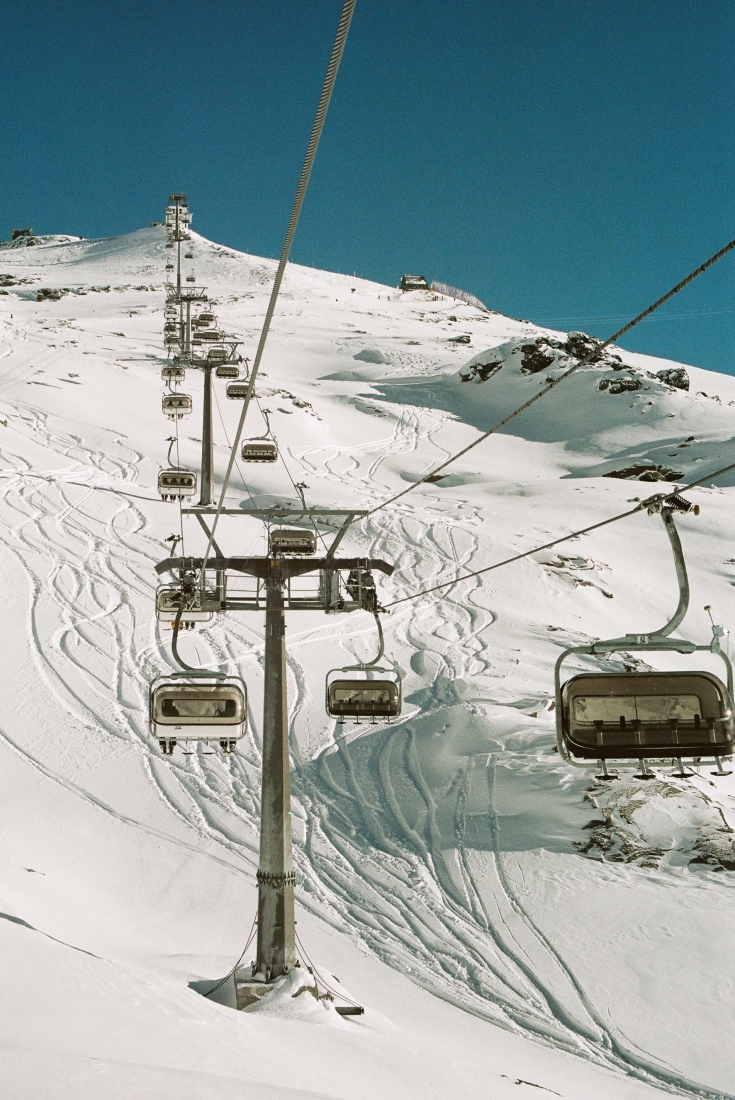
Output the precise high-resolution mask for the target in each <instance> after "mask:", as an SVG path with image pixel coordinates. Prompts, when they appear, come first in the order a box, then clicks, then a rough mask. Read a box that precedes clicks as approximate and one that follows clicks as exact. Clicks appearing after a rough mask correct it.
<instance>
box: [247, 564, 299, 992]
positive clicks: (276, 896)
mask: <svg viewBox="0 0 735 1100" xmlns="http://www.w3.org/2000/svg"><path fill="white" fill-rule="evenodd" d="M257 878H258V949H257V955H256V973H260V974H262V975H264V977H265V978H266V980H271V979H273V978H277V977H278V976H279V975H280V974H286V973H288V971H289V970H290V969H291V968H292V967H293V966H294V964H295V962H296V928H295V922H294V885H295V881H296V879H295V875H294V870H293V845H292V840H291V772H290V760H289V751H288V702H287V697H286V616H285V613H284V608H283V582H282V579H281V578H280V577H278V578H277V579H276V578H271V577H269V578H268V579H267V581H266V610H265V698H264V702H263V777H262V787H261V804H260V864H259V868H258V875H257Z"/></svg>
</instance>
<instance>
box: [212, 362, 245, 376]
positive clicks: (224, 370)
mask: <svg viewBox="0 0 735 1100" xmlns="http://www.w3.org/2000/svg"><path fill="white" fill-rule="evenodd" d="M216 374H217V377H218V378H239V377H240V368H239V367H237V366H235V364H234V363H232V364H230V363H223V364H222V365H221V366H219V367H217V371H216Z"/></svg>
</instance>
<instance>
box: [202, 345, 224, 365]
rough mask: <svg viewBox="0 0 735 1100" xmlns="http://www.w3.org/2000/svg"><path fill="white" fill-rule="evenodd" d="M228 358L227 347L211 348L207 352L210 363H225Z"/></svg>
mask: <svg viewBox="0 0 735 1100" xmlns="http://www.w3.org/2000/svg"><path fill="white" fill-rule="evenodd" d="M226 360H227V348H210V349H209V351H208V352H207V362H208V363H224V362H226Z"/></svg>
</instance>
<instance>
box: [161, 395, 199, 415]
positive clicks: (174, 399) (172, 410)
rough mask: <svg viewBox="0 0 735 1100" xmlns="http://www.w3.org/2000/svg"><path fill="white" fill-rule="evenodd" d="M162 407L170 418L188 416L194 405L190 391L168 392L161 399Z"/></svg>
mask: <svg viewBox="0 0 735 1100" xmlns="http://www.w3.org/2000/svg"><path fill="white" fill-rule="evenodd" d="M161 407H162V409H163V412H164V413H165V414H166V416H167V417H168V418H169V419H170V420H178V419H179V418H180V417H182V416H188V415H189V414H190V413H191V410H192V407H193V406H192V400H191V397H190V396H189V394H188V393H167V394H164V396H163V398H162V400H161Z"/></svg>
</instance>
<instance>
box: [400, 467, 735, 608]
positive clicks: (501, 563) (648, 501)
mask: <svg viewBox="0 0 735 1100" xmlns="http://www.w3.org/2000/svg"><path fill="white" fill-rule="evenodd" d="M730 470H735V462H734V463H732V465H730V466H723V467H722V469H721V470H716V471H715V472H714V473H713V474H708V475H707V476H706V477H702V478H700V479H699V480H698V481H692V482H690V483H689V485H686V486H684V488H683V489H674V490H673V491H672V492H671V493H668V494H657V495H656V496H653V497H648V498H647V499H646V500H642V501H641V502H640V504H637V505H636V507H635V508H630V509H629V510H628V511H627V512H620V514H619V515H617V516H611V517H610V519H603V520H601V521H600V522H599V523H593V524H592V525H591V526H590V527H582V528H580V530H579V531H571V532H570V533H569V534H568V535H561V536H560V537H559V538H558V539H554V540H553V541H552V542H545V543H544V545H543V546H535V547H534V548H533V549H532V550H525V551H524V552H523V553H522V554H515V555H514V556H513V557H512V558H505V560H504V561H497V562H495V564H494V565H486V566H485V567H484V568H483V569H475V570H474V572H472V573H465V575H464V576H463V577H455V578H454V580H451V581H443V582H442V583H441V584H435V585H434V586H433V587H432V588H424V589H422V590H421V591H420V592H414V593H413V594H412V595H411V596H401V598H400V600H393V602H392V603H387V604H385V605H384V606H385V610H386V611H387V610H388V608H390V607H396V606H397V605H398V604H399V603H407V602H408V601H409V600H416V599H418V597H419V596H428V595H429V594H430V593H431V592H438V591H439V590H440V589H442V588H451V586H452V585H453V584H459V583H460V581H467V580H470V579H471V578H472V577H479V576H481V575H482V574H483V573H490V572H492V570H493V569H500V568H501V567H502V566H504V565H512V563H513V562H514V561H522V560H523V558H528V557H530V556H531V555H532V554H539V553H540V552H541V551H542V550H550V549H551V548H552V547H553V546H558V545H559V543H560V542H568V541H569V539H574V538H577V537H578V536H579V535H588V534H589V533H590V532H591V531H597V530H599V528H600V527H607V525H608V524H610V523H617V521H618V520H619V519H626V518H627V516H634V515H635V514H636V513H637V512H641V511H642V510H643V509H644V508H647V507H648V506H649V505H650V504H651V503H652V502H653V501H655V500H657V499H659V497H661V496H663V497H664V499H665V498H666V496H673V495H674V494H676V495H677V496H679V495H681V494H682V493H688V492H689V490H690V489H696V488H697V487H698V486H699V485H703V484H704V482H705V481H712V480H713V479H714V478H718V477H721V476H722V475H723V474H726V473H729V472H730Z"/></svg>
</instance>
